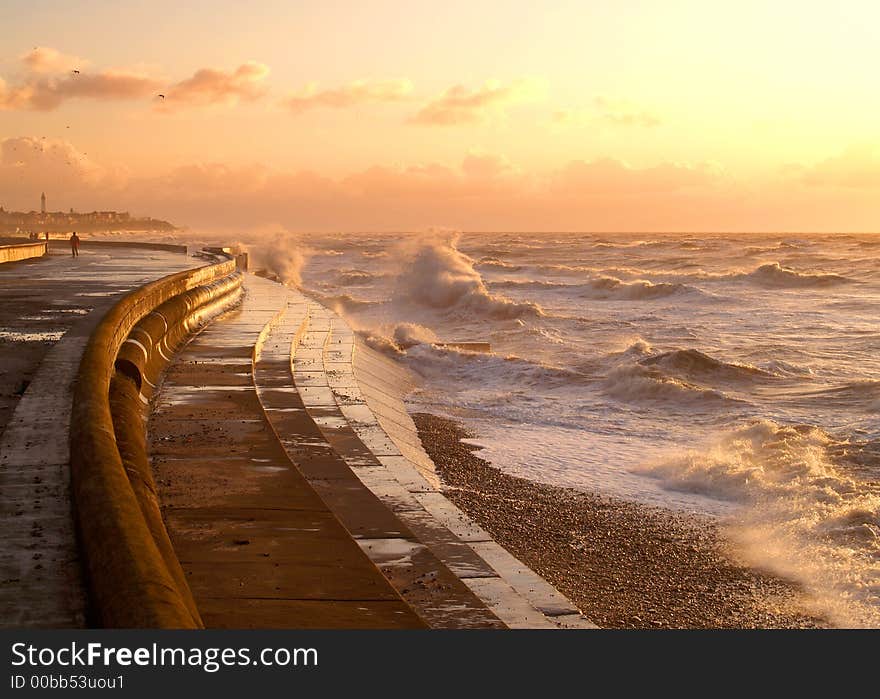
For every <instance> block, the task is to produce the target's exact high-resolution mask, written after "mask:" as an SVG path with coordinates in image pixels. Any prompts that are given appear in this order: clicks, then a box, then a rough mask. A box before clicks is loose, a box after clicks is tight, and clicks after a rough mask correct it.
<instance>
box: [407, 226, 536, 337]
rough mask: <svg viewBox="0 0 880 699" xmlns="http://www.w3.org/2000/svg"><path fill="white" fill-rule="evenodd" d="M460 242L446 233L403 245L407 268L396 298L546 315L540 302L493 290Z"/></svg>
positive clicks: (497, 314)
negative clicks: (504, 294) (460, 246)
mask: <svg viewBox="0 0 880 699" xmlns="http://www.w3.org/2000/svg"><path fill="white" fill-rule="evenodd" d="M457 242H458V237H457V236H449V235H446V236H434V237H426V238H422V239H419V240H417V241H410V243H409V244H408V245H404V246H402V248H401V250H400V252H401V254H402V256H403V258H404V260H403V265H402V267H403V271H402V272H401V273H400V275H399V276H398V278H397V282H396V288H395V291H394V299H395V301H403V302H406V303H409V304H415V305H419V306H423V307H427V308H433V309H436V310H439V311H443V312H447V313H455V314H458V315H469V314H470V315H472V314H477V315H482V316H488V317H490V318H495V319H500V320H513V319H516V318H523V317H538V316H541V315H543V312H542V311H541V308H540V307H539V306H538V305H537V304H534V303H529V302H517V301H512V300H510V299H508V298H505V297H504V296H498V295H494V294H491V293H490V292H489V290H488V289H487V288H486V285H485V283H484V282H483V278H482V277H481V276H480V273H479V272H477V270H476V269H475V268H474V261H473V260H472V259H471V258H470V257H468V256H467V255H465V254H464V253H462V252H460V251H459V250H458V247H457Z"/></svg>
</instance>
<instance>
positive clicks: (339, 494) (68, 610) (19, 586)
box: [0, 246, 593, 629]
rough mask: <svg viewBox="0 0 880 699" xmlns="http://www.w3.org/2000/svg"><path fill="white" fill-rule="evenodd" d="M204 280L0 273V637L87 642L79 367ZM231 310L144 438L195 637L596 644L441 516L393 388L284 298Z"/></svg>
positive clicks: (427, 466)
mask: <svg viewBox="0 0 880 699" xmlns="http://www.w3.org/2000/svg"><path fill="white" fill-rule="evenodd" d="M202 264H204V262H203V261H202V260H195V259H193V258H192V257H187V256H186V255H183V254H181V253H179V252H171V251H165V250H147V249H138V248H135V247H123V246H120V247H119V248H113V249H106V250H105V249H104V248H101V247H95V248H91V249H89V248H87V249H85V250H83V252H82V253H81V257H80V258H78V259H72V258H71V257H70V256H69V254H67V253H66V251H65V252H64V253H63V254H59V253H57V252H55V251H51V250H50V254H49V255H48V256H47V257H44V258H41V259H39V260H32V261H25V262H14V263H9V264H5V265H3V266H2V268H0V340H2V342H0V526H2V527H3V529H4V538H3V545H2V546H0V625H4V626H9V627H77V626H83V625H86V624H88V623H89V622H90V618H87V605H86V594H85V592H84V585H83V579H82V571H81V562H80V558H81V553H80V552H79V551H78V548H77V541H76V537H75V534H74V526H73V517H72V514H71V496H70V447H69V439H70V412H71V402H72V395H73V387H74V381H75V378H76V376H77V371H78V369H79V365H80V361H81V358H82V355H83V351H84V348H85V346H86V343H87V342H88V340H89V338H90V336H91V335H92V333H93V332H94V330H95V328H96V327H97V326H98V324H99V323H100V321H101V319H102V318H104V316H105V314H106V312H107V311H108V309H110V308H111V306H113V305H114V304H115V303H116V302H117V301H118V299H120V297H121V296H123V295H124V294H125V293H126V292H127V291H129V290H131V289H133V288H137V287H139V286H142V285H143V284H145V283H147V282H149V281H152V280H154V279H157V278H160V277H163V276H165V275H168V274H170V273H173V272H176V271H180V270H183V269H191V268H193V267H197V266H200V265H202ZM244 289H245V293H244V297H243V300H242V301H241V303H240V305H239V306H237V307H235V308H233V309H231V310H229V311H226V312H225V313H223V314H222V315H220V316H218V317H217V318H215V319H214V320H213V321H211V322H210V323H209V324H208V325H207V326H206V327H205V328H203V329H202V330H201V331H200V332H198V333H197V334H196V335H195V336H194V337H193V338H191V340H190V342H189V343H188V344H187V345H186V346H185V347H183V349H182V350H181V351H180V352H178V353H177V354H176V355H174V356H173V357H171V358H170V360H169V361H170V363H169V364H168V366H167V368H166V371H165V373H164V375H163V378H162V380H161V381H160V382H159V386H158V388H157V391H156V393H155V394H154V401H153V405H152V409H151V414H150V417H149V420H148V421H147V425H146V430H147V438H148V451H149V458H150V461H151V464H152V469H153V478H154V480H155V486H156V489H157V492H156V493H155V494H154V495H151V496H150V497H152V498H153V500H152V501H153V502H156V498H158V502H159V504H160V505H161V508H162V519H163V520H164V523H165V528H166V529H167V531H168V534H169V536H170V539H171V544H172V546H173V551H171V549H168V550H169V551H170V555H171V557H172V558H174V556H175V555H176V558H177V559H179V562H180V565H181V567H182V570H183V576H184V577H185V579H186V584H187V585H188V586H189V590H191V592H192V596H193V598H194V600H195V606H196V607H197V608H198V612H199V614H200V616H201V619H202V621H203V622H204V624H205V626H207V627H225V628H246V627H254V628H272V627H275V628H426V627H430V628H546V629H558V628H591V627H592V626H593V625H592V624H591V623H590V622H589V621H588V620H587V619H584V618H583V617H582V616H581V615H580V614H579V613H578V610H577V609H576V608H574V607H573V606H572V604H571V603H570V602H569V601H568V600H567V599H566V598H565V597H564V596H563V595H561V594H560V593H559V592H558V591H556V590H555V589H554V588H553V587H552V586H550V585H549V584H548V583H547V582H546V581H544V580H543V579H542V578H541V577H540V576H538V575H537V574H535V573H534V572H533V571H531V570H530V569H529V568H528V567H526V566H524V565H523V564H522V563H521V562H519V561H518V560H517V559H516V558H514V557H513V556H511V555H510V554H509V553H508V552H507V551H505V550H504V549H503V548H502V547H500V546H499V545H498V544H496V543H495V542H494V541H492V539H491V537H490V536H489V535H488V534H487V533H486V532H485V531H484V530H482V529H481V528H480V527H479V526H477V525H476V524H475V523H474V522H472V521H471V520H470V519H469V518H468V517H467V516H465V515H464V514H463V513H462V512H461V511H459V510H458V509H457V508H456V507H455V506H454V505H452V503H450V502H449V501H448V500H447V499H446V497H445V496H444V494H443V492H442V490H441V486H440V483H439V481H438V479H437V477H436V475H435V474H434V471H433V464H432V462H431V460H430V458H429V457H428V456H427V454H426V453H425V452H424V450H423V449H422V446H421V443H420V440H419V437H418V434H417V431H416V429H415V426H414V424H413V422H412V420H411V419H410V417H409V415H408V414H407V411H406V408H405V406H404V404H403V397H404V395H405V392H406V391H407V390H408V387H409V386H411V381H412V377H411V376H410V375H409V374H408V373H407V372H406V371H405V370H404V369H403V368H401V367H400V366H398V365H397V364H395V363H394V362H393V361H392V360H390V359H388V358H386V357H384V356H383V355H381V354H379V353H376V352H374V351H372V350H370V349H369V348H367V347H366V346H364V345H363V344H362V343H361V342H360V341H359V340H358V339H357V338H356V336H355V335H354V333H353V332H352V330H351V329H350V328H349V327H348V326H347V324H346V323H345V322H344V321H343V320H342V319H341V318H340V317H338V316H336V315H335V314H334V313H333V312H331V311H329V310H328V309H326V308H325V307H323V306H321V305H320V304H318V303H316V302H314V301H311V300H310V299H308V298H306V297H305V296H303V295H302V294H300V293H299V292H297V291H295V290H292V289H288V288H286V287H284V286H282V285H280V284H277V283H275V282H273V281H270V280H267V279H263V278H261V277H258V276H255V275H245V281H244ZM162 356H163V357H165V354H164V353H163V354H162ZM166 359H167V357H166ZM108 361H111V362H112V361H113V358H112V357H110V358H108ZM142 399H143V400H144V401H146V399H144V398H142ZM115 419H116V415H115V414H114V420H115ZM139 420H140V418H136V420H135V422H134V423H132V424H136V423H137V421H139ZM151 492H152V491H151ZM99 506H100V503H99ZM79 511H80V512H83V511H84V510H82V509H80V510H79ZM156 519H157V521H159V520H158V513H157V515H156ZM89 521H91V520H89ZM160 527H161V522H160ZM126 531H127V530H126ZM90 550H91V549H90ZM90 556H91V554H90ZM139 560H140V559H139ZM91 562H92V558H90V564H91ZM175 565H176V561H175ZM111 587H112V584H111ZM130 587H131V586H128V587H127V588H126V589H129V588H130ZM135 587H136V585H135ZM185 587H186V585H184V588H185ZM93 593H94V590H93ZM187 594H188V592H187ZM91 620H92V621H93V618H92V619H91Z"/></svg>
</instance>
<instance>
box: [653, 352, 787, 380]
mask: <svg viewBox="0 0 880 699" xmlns="http://www.w3.org/2000/svg"><path fill="white" fill-rule="evenodd" d="M640 363H641V364H642V365H643V366H653V367H657V368H658V369H660V370H662V371H664V372H667V373H669V374H674V375H676V376H679V377H683V378H687V379H691V380H695V381H698V380H713V381H718V380H721V381H727V382H750V381H755V380H759V379H774V378H778V375H777V374H773V373H771V372H769V371H767V370H765V369H760V368H758V367H755V366H751V365H750V364H736V363H733V362H724V361H721V360H720V359H715V358H714V357H710V356H709V355H708V354H705V353H703V352H700V351H699V350H696V349H685V350H672V351H671V352H663V353H661V354H656V355H653V356H651V357H646V358H645V359H642V360H641V362H640Z"/></svg>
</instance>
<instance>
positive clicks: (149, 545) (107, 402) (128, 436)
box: [70, 256, 240, 628]
mask: <svg viewBox="0 0 880 699" xmlns="http://www.w3.org/2000/svg"><path fill="white" fill-rule="evenodd" d="M226 257H228V256H226ZM236 277H237V283H238V284H239V285H240V276H239V275H237V273H236V267H235V261H234V260H232V259H225V260H223V261H221V262H218V263H216V264H211V265H207V266H205V267H200V268H198V269H194V270H189V271H186V272H179V273H177V274H172V275H170V276H167V277H164V278H163V279H159V280H157V281H155V282H151V283H149V284H147V285H145V286H143V287H141V288H139V289H136V290H135V291H133V292H131V293H129V294H127V295H126V296H124V297H123V298H122V299H120V300H119V301H118V302H117V303H116V304H115V305H114V306H113V307H112V308H111V309H110V310H109V311H108V312H107V314H106V315H105V316H104V318H103V320H102V321H101V323H100V324H99V325H98V327H97V328H96V329H95V331H94V333H93V334H92V336H91V338H90V339H89V342H88V345H87V346H86V349H85V352H84V354H83V357H82V361H81V363H80V368H79V374H78V377H77V383H76V387H75V389H74V396H73V411H72V414H71V430H70V433H71V440H70V456H71V479H72V486H73V502H74V510H75V515H76V521H77V531H78V535H79V540H80V548H81V550H82V552H83V555H84V558H85V563H86V572H87V582H88V587H89V592H90V600H91V603H92V604H91V606H92V614H93V616H94V619H93V621H94V622H95V623H97V624H99V625H101V626H105V627H115V628H198V627H201V626H202V622H201V619H200V617H199V614H198V610H197V609H196V606H195V602H194V601H193V599H192V594H191V593H190V591H189V587H188V586H187V584H186V580H185V578H184V576H183V572H182V570H181V569H180V563H179V561H178V560H177V558H176V556H175V555H174V551H173V547H172V546H171V543H170V540H169V539H168V534H167V532H166V530H165V526H164V523H163V522H162V517H161V512H160V511H159V505H158V500H157V499H156V498H155V489H154V487H152V483H151V481H152V478H151V475H150V473H149V463H148V461H146V467H144V460H145V459H146V451H145V446H142V445H141V442H143V439H144V437H143V421H142V419H141V418H140V417H139V415H140V413H136V412H133V411H135V408H134V407H133V405H135V404H137V409H141V408H142V404H140V401H139V398H140V396H139V387H137V386H135V384H134V382H131V381H128V382H125V381H122V382H120V380H119V379H118V378H114V375H115V372H116V367H115V363H116V360H117V357H118V355H119V352H120V348H121V347H122V346H123V344H124V343H125V341H126V339H127V338H128V336H129V334H130V333H131V332H132V330H133V329H134V328H135V326H136V325H137V324H138V323H139V322H140V321H141V320H142V319H144V318H145V317H146V316H148V315H149V314H150V313H152V312H153V311H155V310H156V309H157V308H159V307H160V306H162V305H163V304H167V303H168V302H170V301H172V300H174V299H176V298H177V297H180V296H181V295H186V294H187V292H189V291H191V290H194V289H197V288H203V287H206V286H208V287H212V289H213V290H216V293H215V292H213V291H210V290H209V291H207V292H204V293H201V292H200V293H197V294H195V295H192V294H190V295H189V298H197V299H198V302H199V304H201V305H200V306H195V304H193V303H179V304H176V305H175V304H172V306H175V307H176V308H179V309H180V313H181V314H183V316H184V317H174V318H169V319H168V324H169V326H171V325H175V324H180V323H183V324H186V323H187V320H188V318H187V317H186V316H187V314H192V313H198V312H199V309H200V308H201V307H202V306H204V305H205V304H210V303H211V302H212V301H215V300H216V298H217V296H220V295H226V294H230V293H232V291H234V288H233V287H235V286H236V279H235V278H236ZM224 279H229V280H231V281H230V282H229V283H227V284H212V283H213V282H217V281H218V280H224ZM111 384H114V390H113V396H114V401H115V403H114V410H113V411H112V410H111ZM128 384H130V386H129V385H128ZM132 387H133V388H132ZM126 392H128V394H131V395H128V394H127V393H126ZM120 425H121V426H122V427H121V429H123V430H128V431H127V432H126V433H125V434H122V435H120V434H119V431H118V429H117V428H118V427H120ZM120 437H121V438H120ZM118 438H119V439H118ZM123 442H124V444H123ZM132 444H134V447H132ZM132 448H133V449H134V454H135V456H134V457H132ZM140 451H143V452H144V456H143V458H141V457H140V456H139V454H140Z"/></svg>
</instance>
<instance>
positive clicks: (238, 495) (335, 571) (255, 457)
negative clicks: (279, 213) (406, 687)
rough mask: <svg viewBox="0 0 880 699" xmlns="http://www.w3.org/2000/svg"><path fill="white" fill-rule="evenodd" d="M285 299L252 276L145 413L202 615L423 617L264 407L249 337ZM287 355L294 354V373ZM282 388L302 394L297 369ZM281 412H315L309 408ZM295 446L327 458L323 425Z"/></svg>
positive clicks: (278, 623) (338, 619) (268, 621)
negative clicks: (312, 478) (338, 513)
mask: <svg viewBox="0 0 880 699" xmlns="http://www.w3.org/2000/svg"><path fill="white" fill-rule="evenodd" d="M286 304H287V291H286V290H285V289H284V288H283V287H281V286H279V285H277V284H275V283H273V282H269V281H266V280H264V279H260V278H259V277H253V276H248V277H247V278H246V294H245V298H244V300H243V302H242V305H241V306H240V307H239V308H237V309H234V310H232V311H229V312H227V313H226V314H224V315H222V316H220V317H218V318H217V319H215V320H214V322H213V323H212V324H211V325H210V326H209V327H208V328H207V329H205V330H204V331H202V332H201V333H200V334H199V335H197V336H196V337H195V338H194V339H193V341H192V342H191V343H190V344H189V345H188V346H187V347H186V348H185V349H183V350H182V351H181V352H180V353H179V354H178V355H177V356H176V357H175V359H174V362H173V364H172V365H171V367H170V369H169V371H168V373H167V375H166V376H165V379H164V381H163V382H162V384H161V386H160V390H159V396H158V399H157V402H156V405H155V409H154V412H153V414H152V416H151V419H150V423H149V435H150V451H151V458H152V461H153V466H154V473H155V477H156V483H157V487H158V489H159V495H160V500H161V502H162V506H163V515H164V517H165V522H166V526H167V528H168V532H169V535H170V536H171V540H172V543H173V544H174V547H175V550H176V552H177V555H178V557H179V559H180V563H181V565H182V567H183V569H184V571H185V573H186V576H187V582H188V583H189V585H190V589H191V590H192V592H193V596H194V597H195V600H196V604H197V605H198V608H199V612H200V613H201V616H202V620H203V621H204V623H205V626H206V627H209V628H211V627H214V628H423V627H424V626H425V624H424V622H423V621H422V620H421V619H420V617H419V616H418V615H417V614H416V613H414V612H413V610H412V609H411V608H410V606H409V605H407V604H406V603H405V602H404V601H403V600H402V599H401V597H400V595H399V594H398V592H397V591H396V590H395V588H394V587H393V586H392V585H390V584H389V582H388V581H387V580H386V578H385V577H384V576H383V575H382V574H381V572H380V571H379V570H378V569H377V568H376V566H375V565H373V563H372V562H371V561H370V559H369V558H368V557H367V556H366V555H365V554H364V553H363V551H362V550H361V548H360V547H359V546H358V545H357V543H355V541H354V540H353V539H352V537H351V536H350V535H349V532H348V531H347V530H346V529H345V527H343V526H342V524H341V523H340V521H339V520H338V519H337V518H336V517H335V516H334V514H333V512H331V511H330V509H328V507H327V506H326V505H325V503H324V502H323V501H322V499H321V498H320V497H319V496H318V494H317V493H316V492H315V490H314V488H313V487H312V486H311V485H310V484H309V482H308V481H307V480H306V478H305V477H304V476H303V474H302V472H301V470H300V468H297V465H301V464H297V465H294V463H293V462H292V461H291V460H290V458H289V456H288V454H287V452H286V451H285V449H284V446H283V445H282V442H281V441H280V440H279V439H278V436H277V435H276V433H275V432H274V431H273V428H272V425H271V424H270V422H269V420H268V419H267V417H266V414H265V413H264V412H263V407H262V405H261V403H260V400H259V398H258V396H257V391H256V388H255V385H254V380H253V376H254V375H253V366H254V365H253V363H252V357H253V352H254V347H255V345H257V344H258V343H259V341H260V339H261V333H262V331H263V329H264V327H265V326H266V325H267V324H268V323H270V321H272V319H273V318H274V317H275V316H276V314H278V313H279V312H280V311H282V310H283V309H284V308H286ZM288 347H289V345H288ZM288 352H289V350H288ZM256 366H257V371H258V372H259V374H260V376H261V377H262V378H267V375H268V373H271V372H272V371H275V370H277V376H278V377H279V378H283V373H284V369H285V367H284V366H272V365H271V364H269V363H267V362H266V361H258V362H257V363H256ZM289 366H290V360H289V354H288V359H287V364H286V367H287V374H288V377H289V371H290V369H289ZM274 390H276V391H279V392H282V393H284V392H286V393H287V395H290V396H295V395H296V392H295V389H293V387H292V385H291V382H290V380H289V378H288V379H287V380H286V381H281V382H280V384H279V388H277V389H274ZM284 410H288V411H289V414H290V415H292V416H295V421H296V422H301V423H306V424H307V423H309V422H311V421H310V419H309V418H308V416H307V415H306V413H305V411H304V410H303V409H302V407H301V405H300V406H299V407H296V406H291V407H287V408H284ZM301 446H302V447H303V448H305V449H307V451H308V453H309V454H310V456H311V458H312V460H313V461H314V462H317V461H320V460H321V459H322V458H325V457H326V458H331V454H332V452H331V450H330V449H329V448H328V447H327V445H326V443H324V442H323V440H321V439H320V435H318V434H317V431H315V439H314V440H311V441H304V442H302V443H301Z"/></svg>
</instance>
